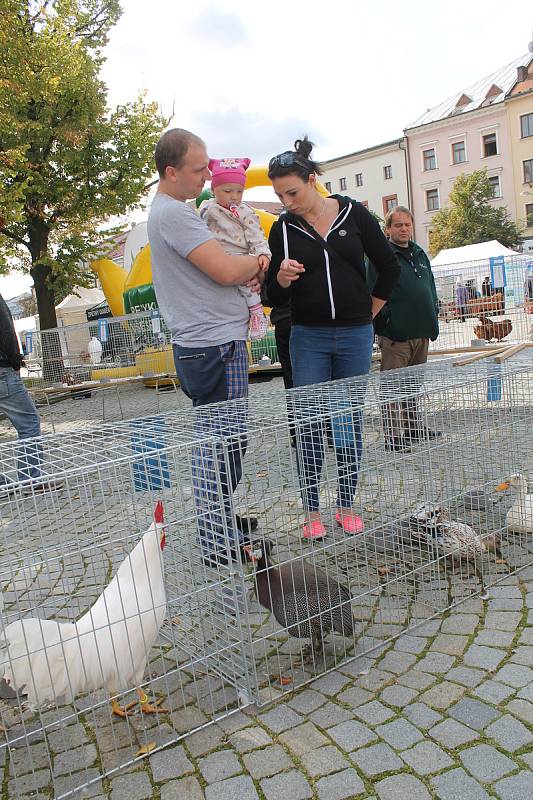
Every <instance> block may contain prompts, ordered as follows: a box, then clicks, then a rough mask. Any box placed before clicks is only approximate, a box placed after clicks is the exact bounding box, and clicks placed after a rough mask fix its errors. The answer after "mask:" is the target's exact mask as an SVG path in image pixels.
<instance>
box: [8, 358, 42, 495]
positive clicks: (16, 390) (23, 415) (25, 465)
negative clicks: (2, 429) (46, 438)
mask: <svg viewBox="0 0 533 800" xmlns="http://www.w3.org/2000/svg"><path fill="white" fill-rule="evenodd" d="M0 412H2V414H5V415H6V417H7V418H8V419H9V420H10V421H11V423H12V424H13V426H14V427H15V428H16V430H17V433H18V436H19V439H31V438H32V437H34V436H40V435H41V423H40V420H39V413H38V411H37V409H36V408H35V403H34V402H33V400H32V399H31V397H30V395H29V394H28V390H27V389H26V387H25V386H24V383H23V381H22V378H21V377H20V374H19V373H18V372H16V370H14V369H13V368H12V367H0ZM15 447H16V449H17V454H18V459H17V466H18V480H21V481H24V480H28V479H29V478H38V477H39V476H40V474H41V470H40V468H39V465H40V463H41V446H40V444H38V443H37V442H31V443H24V444H22V443H18V444H17V445H15ZM13 480H14V476H9V477H7V476H6V475H3V474H2V473H1V472H0V486H3V485H6V484H9V483H12V482H13Z"/></svg>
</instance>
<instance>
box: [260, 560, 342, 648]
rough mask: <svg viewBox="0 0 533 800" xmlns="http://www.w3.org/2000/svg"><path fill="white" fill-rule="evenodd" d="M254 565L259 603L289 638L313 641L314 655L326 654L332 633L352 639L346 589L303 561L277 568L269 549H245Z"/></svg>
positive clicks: (321, 570)
mask: <svg viewBox="0 0 533 800" xmlns="http://www.w3.org/2000/svg"><path fill="white" fill-rule="evenodd" d="M245 549H246V552H247V555H248V557H249V558H250V560H251V561H252V562H253V563H254V564H255V583H256V591H257V599H258V600H259V602H260V603H261V605H262V606H263V607H264V608H267V609H268V610H269V611H271V612H272V613H273V614H274V616H275V618H276V619H277V621H278V622H279V624H280V625H281V626H282V627H283V628H285V629H286V630H287V632H288V633H289V635H290V636H294V637H295V638H299V639H311V642H312V651H311V652H313V651H314V652H315V653H323V652H324V637H325V636H327V634H328V633H330V632H331V631H335V632H336V633H339V634H340V635H341V636H344V637H346V638H350V639H353V635H354V625H353V617H352V611H351V606H350V603H351V595H350V592H349V590H348V588H347V587H346V586H343V584H341V583H339V582H338V581H336V580H335V579H334V578H332V577H331V576H330V575H328V573H327V572H326V571H325V570H323V569H321V567H317V566H315V565H313V564H309V563H308V562H307V561H304V560H303V559H298V560H295V561H290V562H287V563H286V564H282V565H281V567H275V566H274V565H273V564H271V562H270V558H269V552H268V548H266V547H265V548H262V547H256V548H255V549H252V547H251V546H250V547H247V548H245Z"/></svg>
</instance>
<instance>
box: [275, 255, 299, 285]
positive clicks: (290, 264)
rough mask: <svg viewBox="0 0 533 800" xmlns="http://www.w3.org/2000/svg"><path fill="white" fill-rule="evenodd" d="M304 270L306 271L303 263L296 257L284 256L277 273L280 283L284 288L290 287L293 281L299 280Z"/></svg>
mask: <svg viewBox="0 0 533 800" xmlns="http://www.w3.org/2000/svg"><path fill="white" fill-rule="evenodd" d="M302 272H305V268H304V265H303V264H300V262H299V261H295V260H294V258H284V259H283V261H282V262H281V264H280V265H279V272H278V275H277V279H278V283H279V285H280V286H281V288H282V289H288V288H289V286H290V285H291V283H294V281H297V280H298V278H299V277H300V275H301V274H302Z"/></svg>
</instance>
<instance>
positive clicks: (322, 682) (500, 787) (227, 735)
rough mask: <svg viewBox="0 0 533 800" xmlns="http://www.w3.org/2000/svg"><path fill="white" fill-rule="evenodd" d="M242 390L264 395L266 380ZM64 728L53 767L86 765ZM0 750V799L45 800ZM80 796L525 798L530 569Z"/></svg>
mask: <svg viewBox="0 0 533 800" xmlns="http://www.w3.org/2000/svg"><path fill="white" fill-rule="evenodd" d="M276 380H279V379H276ZM147 391H148V390H140V389H135V390H131V393H129V392H128V393H125V394H124V397H125V396H126V395H127V394H128V405H127V408H128V412H129V413H128V416H135V415H141V414H142V415H145V414H146V413H150V412H151V410H152V407H148V406H149V403H148V402H147V400H146V398H147V397H149V398H151V402H152V403H154V398H155V394H154V393H152V395H150V394H149V393H148V394H147ZM253 391H254V392H267V391H268V384H266V383H258V384H256V385H255V386H254V387H253ZM178 397H179V396H178ZM156 399H157V400H158V402H161V403H164V404H165V408H166V407H168V408H170V407H175V403H176V401H177V402H179V403H180V405H182V406H183V405H184V404H183V402H182V400H181V399H177V398H176V396H175V395H172V396H170V397H169V395H162V396H161V397H159V398H156ZM99 402H100V399H99V398H96V399H91V400H85V401H83V400H76V401H67V402H64V403H62V404H61V407H62V415H61V421H60V423H58V424H61V425H64V426H65V429H66V428H68V427H69V426H72V424H73V423H76V424H79V422H80V421H83V420H90V419H91V418H92V419H93V421H94V414H95V413H96V411H95V407H94V406H91V403H96V404H98V403H99ZM69 403H70V408H69V405H68V404H69ZM78 404H83V408H84V409H86V411H84V412H83V411H80V410H79V408H80V406H79V405H78ZM153 408H154V410H159V408H161V406H159V408H157V406H155V405H154V406H153ZM91 415H92V417H91ZM56 419H57V420H59V419H60V417H59V415H56ZM117 724H118V725H120V724H122V723H121V722H120V721H118V723H117ZM76 727H77V726H72V728H69V729H68V731H69V735H72V737H73V738H72V741H71V745H70V746H71V750H70V752H66V753H64V754H63V755H62V758H63V760H64V763H61V764H58V759H57V758H56V760H55V762H54V773H55V775H56V776H61V775H62V774H65V773H67V772H68V771H70V770H72V769H73V768H74V767H73V764H77V765H78V767H79V768H80V769H81V768H82V767H85V766H86V767H87V768H88V769H89V772H88V775H91V772H92V774H93V775H94V774H95V767H94V764H95V763H96V750H95V747H94V744H92V743H90V742H87V741H86V740H85V739H84V738H83V737H81V738H80V739H79V740H78V739H77V735H78V734H77V731H76V730H75V728H76ZM52 735H53V734H52ZM58 736H59V734H58ZM98 744H99V746H100V744H101V743H100V742H99V743H98ZM115 748H116V743H115ZM31 749H32V755H31V761H32V764H33V769H35V768H36V767H38V766H39V765H41V766H42V767H45V766H47V755H46V751H45V748H44V745H43V744H42V743H41V742H36V743H35V744H33V745H31ZM100 749H101V747H100ZM110 749H111V748H110ZM117 752H118V754H119V756H120V750H118V751H117V750H116V749H115V754H116V753H117ZM0 754H1V755H2V757H3V758H4V759H5V764H4V777H3V784H2V800H7V798H9V800H18V798H19V797H22V796H23V795H24V797H25V798H26V797H30V796H31V797H33V798H38V800H40V798H43V800H44V798H48V797H50V795H49V794H47V793H46V791H45V790H44V789H43V791H42V792H39V791H37V792H34V793H31V794H30V793H29V789H30V787H31V788H33V787H34V785H35V784H34V782H33V777H31V776H29V778H28V785H27V786H26V785H25V782H24V777H23V776H24V757H23V756H24V753H23V752H22V751H21V753H20V757H19V756H18V755H17V752H16V751H14V752H12V753H11V754H10V758H9V760H8V759H7V757H6V752H5V749H4V750H3V751H0ZM10 764H16V772H17V775H21V776H22V777H20V778H19V779H18V784H17V789H16V791H15V793H13V790H12V789H11V788H8V787H11V786H12V785H13V784H12V782H11V783H10V780H9V778H10V769H11V770H12V767H11V766H10ZM42 771H43V773H44V772H46V770H44V769H43V770H42ZM34 775H36V776H37V777H38V775H39V770H37V771H36V772H35V773H34ZM30 777H31V780H30ZM58 781H59V778H58ZM43 785H44V784H43ZM56 785H57V786H59V785H60V784H59V782H57V784H56ZM26 792H28V794H26ZM81 796H83V797H92V798H93V799H95V800H103V798H106V799H107V800H145V798H146V799H148V798H153V799H154V800H202V798H205V799H206V800H258V799H260V800H285V798H286V799H287V800H300V798H302V799H303V798H318V799H319V800H343V799H344V798H346V799H348V798H357V800H362V798H366V799H367V800H389V799H390V800H426V798H438V800H483V799H484V798H499V800H528V799H531V800H533V566H529V567H527V568H525V569H523V570H522V571H521V572H519V573H517V574H514V575H505V576H504V577H502V579H501V581H500V582H499V583H498V584H497V585H495V586H492V587H491V588H489V589H488V590H487V591H486V592H485V594H483V595H481V596H477V597H471V598H469V599H467V600H466V601H465V602H464V603H462V604H461V605H459V606H457V607H455V608H454V609H452V610H450V611H448V612H446V613H445V614H444V615H443V616H440V617H438V618H436V619H428V620H426V621H423V622H422V624H421V625H419V626H418V627H417V628H416V629H414V630H412V631H410V632H409V633H408V634H404V635H402V636H400V637H399V638H398V639H396V640H394V641H393V642H389V643H387V644H385V645H384V646H382V647H381V648H380V649H379V650H377V651H373V652H372V653H371V654H370V655H365V656H361V657H360V658H357V659H356V660H353V661H351V662H349V663H346V664H344V665H343V664H341V665H339V666H338V667H337V668H336V669H334V670H333V671H331V672H329V673H328V674H326V675H324V676H321V677H319V678H317V679H316V680H314V681H312V682H310V683H309V684H307V685H306V686H304V687H302V688H300V689H298V690H295V691H294V692H293V693H287V694H286V695H285V696H284V697H283V699H282V700H281V701H280V702H278V703H276V704H274V705H271V706H266V707H260V708H258V707H255V706H251V707H247V708H245V709H243V710H238V711H236V712H235V713H233V714H232V715H231V716H227V717H226V718H225V719H222V720H219V721H218V722H216V723H214V724H212V725H209V726H208V727H205V728H204V729H202V730H199V731H198V732H196V733H194V734H192V735H188V736H186V737H185V738H183V739H182V740H181V741H180V742H179V743H177V744H173V745H171V746H169V747H167V748H166V749H164V750H161V751H159V752H156V753H154V754H152V755H151V756H149V757H148V758H147V759H145V760H143V761H141V762H136V763H135V764H134V765H132V766H131V767H129V768H127V769H125V770H123V771H122V772H120V773H117V774H113V775H110V776H109V777H108V778H106V779H105V780H104V781H101V782H99V783H97V784H95V785H94V786H90V787H89V788H88V789H86V790H84V792H83V793H82V794H81Z"/></svg>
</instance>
